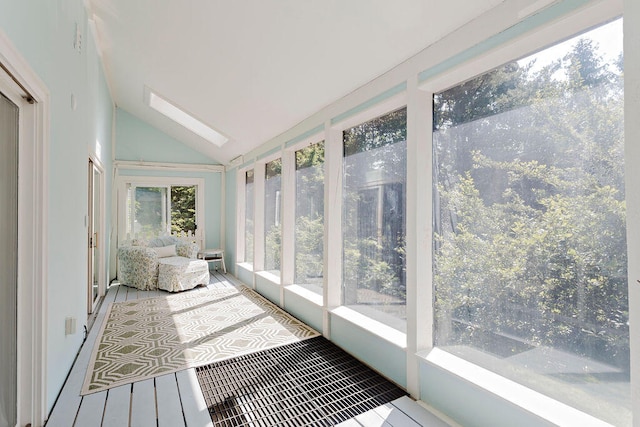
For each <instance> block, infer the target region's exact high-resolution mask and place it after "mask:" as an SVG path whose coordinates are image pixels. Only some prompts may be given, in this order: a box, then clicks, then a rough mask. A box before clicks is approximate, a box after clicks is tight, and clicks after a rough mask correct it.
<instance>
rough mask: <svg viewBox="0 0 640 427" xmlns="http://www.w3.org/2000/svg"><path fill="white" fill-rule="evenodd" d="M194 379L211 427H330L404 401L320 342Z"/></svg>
mask: <svg viewBox="0 0 640 427" xmlns="http://www.w3.org/2000/svg"><path fill="white" fill-rule="evenodd" d="M196 374H197V376H198V381H199V383H200V387H201V388H202V393H203V394H204V399H205V401H206V403H207V407H208V408H209V414H210V415H211V419H212V421H213V424H214V426H245V425H246V426H248V425H251V426H276V425H277V426H292V427H294V426H295V427H299V426H306V425H314V426H332V425H336V424H338V423H340V422H342V421H345V420H348V419H350V418H353V417H355V416H357V415H359V414H362V413H364V412H366V411H368V410H370V409H373V408H376V407H378V406H380V405H384V404H385V403H388V402H391V401H392V400H395V399H397V398H399V397H402V396H404V395H406V393H405V392H404V391H403V390H402V389H401V388H399V387H398V386H396V385H395V384H394V383H392V382H390V381H389V380H387V379H385V378H384V377H382V376H381V375H379V374H378V373H376V372H375V371H373V370H372V369H371V368H369V367H367V366H366V365H364V364H363V363H362V362H359V361H358V360H356V359H355V358H354V357H352V356H351V355H349V354H348V353H346V352H345V351H343V350H342V349H340V348H339V347H338V346H336V345H335V344H333V343H331V342H330V341H329V340H327V339H326V338H324V337H322V336H320V337H316V338H311V339H307V340H304V341H300V342H297V343H293V344H288V345H284V346H281V347H276V348H272V349H269V350H264V351H260V352H257V353H253V354H249V355H245V356H239V357H236V358H234V359H228V360H224V361H221V362H216V363H213V364H211V365H208V366H203V367H200V368H196Z"/></svg>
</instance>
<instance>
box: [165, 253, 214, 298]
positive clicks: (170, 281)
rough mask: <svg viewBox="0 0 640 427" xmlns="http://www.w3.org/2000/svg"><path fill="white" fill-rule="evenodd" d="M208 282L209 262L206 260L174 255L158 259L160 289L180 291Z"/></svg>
mask: <svg viewBox="0 0 640 427" xmlns="http://www.w3.org/2000/svg"><path fill="white" fill-rule="evenodd" d="M208 284H209V264H208V263H207V262H206V261H204V260H201V259H189V258H185V257H180V256H174V257H168V258H161V259H160V260H159V261H158V288H159V289H164V290H165V291H169V292H178V291H184V290H186V289H191V288H194V287H196V286H198V285H208Z"/></svg>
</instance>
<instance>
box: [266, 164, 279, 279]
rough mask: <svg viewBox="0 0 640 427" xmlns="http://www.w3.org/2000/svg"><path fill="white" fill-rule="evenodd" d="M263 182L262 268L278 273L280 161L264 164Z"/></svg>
mask: <svg viewBox="0 0 640 427" xmlns="http://www.w3.org/2000/svg"><path fill="white" fill-rule="evenodd" d="M265 168H266V169H265V184H264V245H265V247H264V269H265V270H266V271H269V272H271V273H273V274H275V275H278V276H279V275H280V253H281V247H282V245H281V237H280V236H281V234H282V229H281V226H280V203H281V201H280V194H281V193H280V188H281V179H280V177H281V173H282V161H281V160H280V159H277V160H273V161H271V162H269V163H267V164H266V165H265Z"/></svg>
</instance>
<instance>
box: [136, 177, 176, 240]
mask: <svg viewBox="0 0 640 427" xmlns="http://www.w3.org/2000/svg"><path fill="white" fill-rule="evenodd" d="M167 193H168V188H166V187H132V188H131V191H129V197H130V200H129V201H128V204H129V208H130V215H131V217H132V218H133V221H131V222H130V228H129V229H128V230H127V232H128V233H130V237H131V238H134V237H138V238H153V237H155V236H158V235H160V234H164V233H168V232H170V228H169V225H168V224H169V219H170V215H171V213H170V210H169V209H170V203H169V200H168V198H167V196H168V194H167Z"/></svg>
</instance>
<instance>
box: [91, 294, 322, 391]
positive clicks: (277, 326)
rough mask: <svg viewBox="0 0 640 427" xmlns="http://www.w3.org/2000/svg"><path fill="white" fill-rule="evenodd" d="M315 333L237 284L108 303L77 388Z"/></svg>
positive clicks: (173, 368)
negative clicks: (87, 364) (85, 369)
mask: <svg viewBox="0 0 640 427" xmlns="http://www.w3.org/2000/svg"><path fill="white" fill-rule="evenodd" d="M318 335H319V333H318V332H317V331H315V330H313V329H312V328H310V327H308V326H307V325H305V324H303V323H301V322H300V321H298V320H297V319H295V318H293V317H292V316H290V315H289V314H287V313H286V312H284V311H283V310H281V309H280V308H279V307H277V306H276V305H274V304H272V303H271V302H269V301H267V300H266V299H264V298H263V297H261V296H260V295H258V294H257V293H255V292H253V291H252V290H250V289H248V288H246V287H244V286H240V287H238V288H237V289H214V290H207V291H199V292H185V293H181V294H170V295H167V296H161V297H155V298H147V299H138V300H134V301H126V302H119V303H112V304H111V305H110V306H109V308H108V309H107V314H106V321H105V322H103V325H102V329H101V331H100V334H99V336H98V338H97V340H96V344H95V347H94V349H93V353H92V355H91V360H90V362H89V367H88V369H87V376H86V378H85V382H84V385H83V387H82V394H83V395H85V394H90V393H94V392H98V391H101V390H105V389H108V388H111V387H116V386H119V385H122V384H127V383H132V382H135V381H141V380H143V379H147V378H152V377H156V376H160V375H164V374H168V373H171V372H177V371H181V370H184V369H188V368H193V367H197V366H203V365H206V364H209V363H212V362H216V361H220V360H224V359H229V358H232V357H236V356H239V355H243V354H249V353H252V352H255V351H260V350H265V349H268V348H272V347H276V346H280V345H283V344H289V343H292V342H297V341H300V340H304V339H307V338H311V337H315V336H318Z"/></svg>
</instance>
